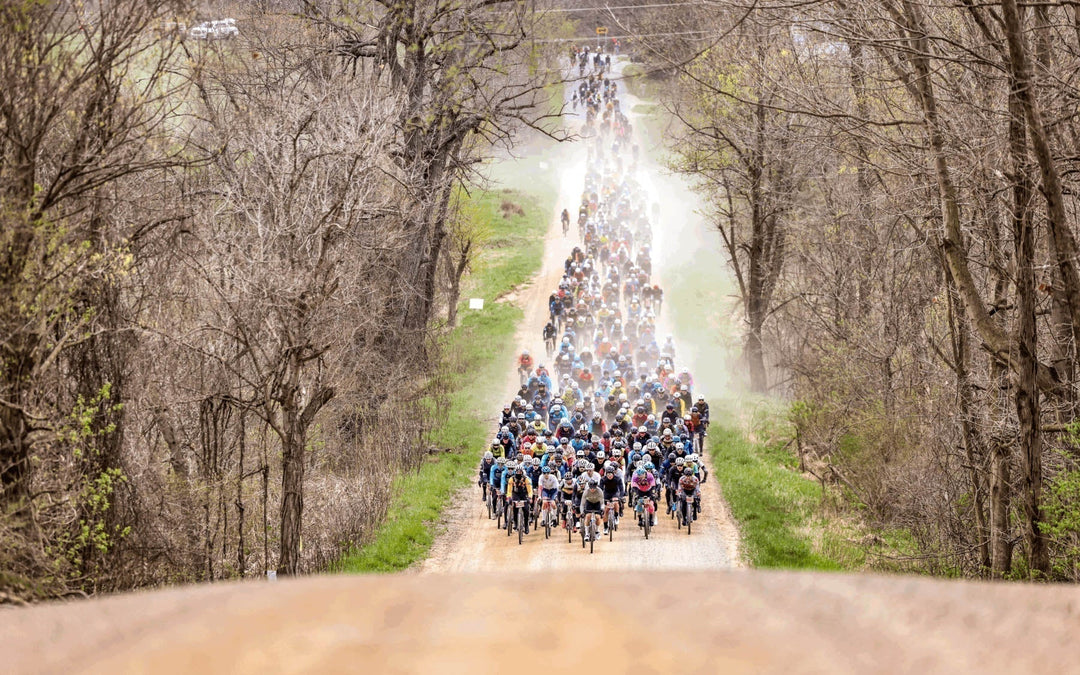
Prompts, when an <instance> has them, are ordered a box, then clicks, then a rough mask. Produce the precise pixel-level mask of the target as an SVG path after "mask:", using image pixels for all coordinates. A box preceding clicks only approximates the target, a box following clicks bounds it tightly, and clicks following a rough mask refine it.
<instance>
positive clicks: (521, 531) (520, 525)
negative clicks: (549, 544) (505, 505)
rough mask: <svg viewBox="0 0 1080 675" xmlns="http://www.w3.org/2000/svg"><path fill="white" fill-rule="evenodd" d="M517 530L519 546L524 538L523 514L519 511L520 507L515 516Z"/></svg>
mask: <svg viewBox="0 0 1080 675" xmlns="http://www.w3.org/2000/svg"><path fill="white" fill-rule="evenodd" d="M517 531H518V546H521V543H522V541H523V540H524V538H525V516H524V515H523V514H522V513H521V508H520V507H519V508H518V516H517Z"/></svg>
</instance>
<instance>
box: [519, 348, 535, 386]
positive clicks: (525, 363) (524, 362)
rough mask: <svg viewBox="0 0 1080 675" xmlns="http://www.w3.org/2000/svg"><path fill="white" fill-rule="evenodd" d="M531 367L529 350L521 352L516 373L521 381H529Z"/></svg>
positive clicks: (531, 359) (523, 382) (531, 360)
mask: <svg viewBox="0 0 1080 675" xmlns="http://www.w3.org/2000/svg"><path fill="white" fill-rule="evenodd" d="M532 368H533V358H532V356H530V355H529V350H528V349H526V350H525V351H523V352H521V356H519V357H518V375H520V376H521V383H522V384H525V383H526V382H528V381H529V373H530V371H532Z"/></svg>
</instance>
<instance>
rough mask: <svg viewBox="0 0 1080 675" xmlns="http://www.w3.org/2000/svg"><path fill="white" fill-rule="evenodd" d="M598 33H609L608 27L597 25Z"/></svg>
mask: <svg viewBox="0 0 1080 675" xmlns="http://www.w3.org/2000/svg"><path fill="white" fill-rule="evenodd" d="M596 34H597V35H607V28H605V27H604V26H597V28H596Z"/></svg>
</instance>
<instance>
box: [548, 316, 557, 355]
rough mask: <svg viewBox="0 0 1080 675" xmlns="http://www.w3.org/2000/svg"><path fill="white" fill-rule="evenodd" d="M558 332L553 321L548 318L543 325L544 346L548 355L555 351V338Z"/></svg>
mask: <svg viewBox="0 0 1080 675" xmlns="http://www.w3.org/2000/svg"><path fill="white" fill-rule="evenodd" d="M558 332H559V331H558V329H557V328H555V322H554V321H551V320H549V321H548V322H547V325H546V326H544V346H545V347H546V348H547V354H548V356H551V355H552V354H554V353H555V339H556V338H557V337H558Z"/></svg>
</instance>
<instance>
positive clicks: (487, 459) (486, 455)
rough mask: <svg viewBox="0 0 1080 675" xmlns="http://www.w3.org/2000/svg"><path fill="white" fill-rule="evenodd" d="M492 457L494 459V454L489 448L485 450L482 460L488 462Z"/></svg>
mask: <svg viewBox="0 0 1080 675" xmlns="http://www.w3.org/2000/svg"><path fill="white" fill-rule="evenodd" d="M493 459H495V455H493V454H492V453H491V451H490V450H488V451H487V452H485V453H484V460H485V461H489V462H490V461H491V460H493Z"/></svg>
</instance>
